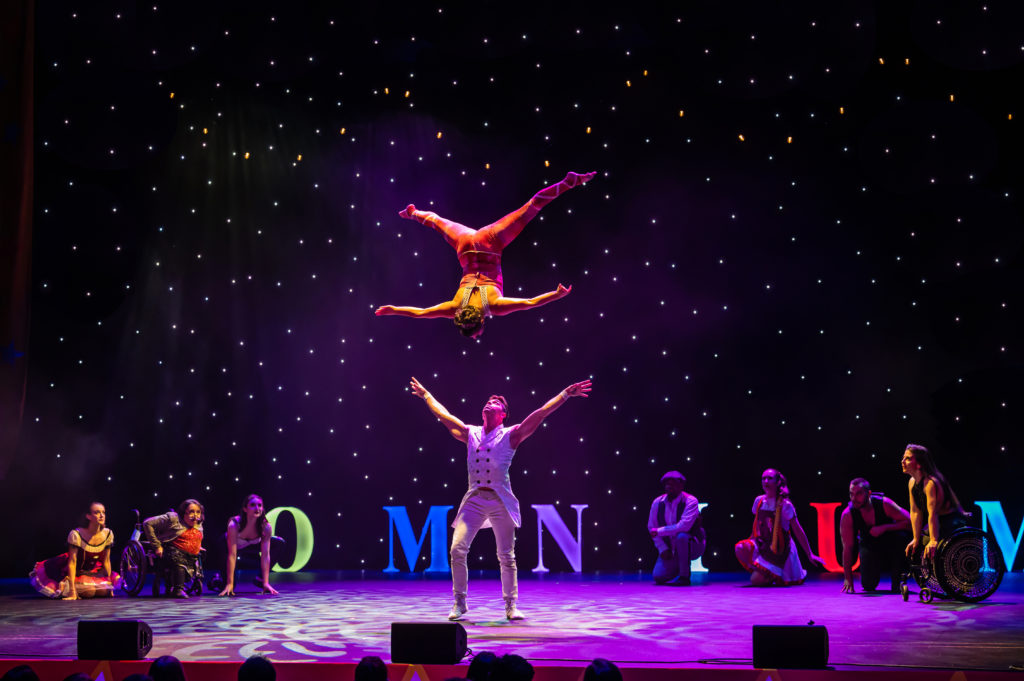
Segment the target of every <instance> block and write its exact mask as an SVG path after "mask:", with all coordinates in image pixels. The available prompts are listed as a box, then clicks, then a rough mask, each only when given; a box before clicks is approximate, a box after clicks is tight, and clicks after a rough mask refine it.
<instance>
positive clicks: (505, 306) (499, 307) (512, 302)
mask: <svg viewBox="0 0 1024 681" xmlns="http://www.w3.org/2000/svg"><path fill="white" fill-rule="evenodd" d="M570 291H572V286H563V285H562V284H559V285H558V288H556V289H555V290H554V291H548V292H547V293H542V294H540V295H539V296H535V297H533V298H504V297H502V298H498V299H497V300H495V301H494V302H493V303H491V304H490V305H491V314H493V315H495V316H496V317H500V316H502V315H507V314H512V313H513V312H519V311H520V310H529V309H530V308H533V307H540V306H541V305H547V304H548V303H552V302H554V301H556V300H561V299H562V298H565V297H566V296H567V295H569V292H570Z"/></svg>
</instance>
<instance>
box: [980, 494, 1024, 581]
mask: <svg viewBox="0 0 1024 681" xmlns="http://www.w3.org/2000/svg"><path fill="white" fill-rule="evenodd" d="M974 503H976V504H977V505H978V506H980V507H981V529H982V531H986V532H987V531H988V526H989V524H990V523H991V525H992V534H994V535H995V537H996V544H998V545H999V550H1000V551H1001V552H1002V554H1003V562H1004V563H1005V564H1006V569H1007V570H1013V561H1015V560H1016V559H1017V551H1018V550H1020V540H1021V537H1022V536H1024V521H1021V524H1020V529H1019V530H1017V536H1016V538H1015V537H1014V536H1013V532H1012V531H1011V530H1010V523H1009V522H1007V520H1006V514H1005V513H1003V505H1002V504H1001V503H1000V502H998V501H975V502H974Z"/></svg>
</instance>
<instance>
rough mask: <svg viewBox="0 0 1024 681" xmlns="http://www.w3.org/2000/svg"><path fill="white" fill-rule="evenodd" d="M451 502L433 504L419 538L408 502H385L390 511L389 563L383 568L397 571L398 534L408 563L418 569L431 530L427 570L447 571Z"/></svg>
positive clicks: (410, 570)
mask: <svg viewBox="0 0 1024 681" xmlns="http://www.w3.org/2000/svg"><path fill="white" fill-rule="evenodd" d="M452 508H454V507H452V506H431V507H430V512H429V513H427V519H426V521H424V523H423V531H422V532H420V536H419V538H417V537H416V534H415V533H414V532H413V529H412V522H411V521H410V520H409V512H408V511H407V510H406V509H405V506H385V507H384V510H385V511H387V512H388V566H387V567H386V568H384V572H398V571H399V570H398V568H396V567H395V534H396V533H397V534H398V543H399V544H401V545H402V553H404V554H405V560H406V562H407V563H408V564H409V572H415V571H416V561H417V560H418V559H419V557H420V551H421V550H422V549H423V542H424V541H425V540H426V538H427V533H428V532H429V533H430V564H429V565H427V569H426V570H424V572H448V548H447V546H448V511H450V510H452Z"/></svg>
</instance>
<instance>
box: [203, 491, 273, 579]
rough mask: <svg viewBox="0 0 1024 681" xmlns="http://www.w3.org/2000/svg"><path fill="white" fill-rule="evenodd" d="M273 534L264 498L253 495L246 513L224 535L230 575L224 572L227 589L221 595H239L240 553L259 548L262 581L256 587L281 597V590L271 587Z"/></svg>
mask: <svg viewBox="0 0 1024 681" xmlns="http://www.w3.org/2000/svg"><path fill="white" fill-rule="evenodd" d="M273 534H274V533H273V530H271V529H270V521H269V520H267V515H266V513H264V512H263V498H262V497H261V496H260V495H258V494H250V495H249V496H248V497H247V498H246V500H245V504H243V505H242V512H241V513H240V514H238V515H236V516H234V517H233V518H231V520H229V521H228V531H227V534H226V535H224V539H225V541H226V542H227V547H228V558H227V572H225V573H224V574H225V583H224V590H223V591H221V592H220V593H219V594H217V595H218V596H234V595H235V563H236V562H237V560H238V552H239V551H240V550H243V549H245V548H247V547H250V546H258V547H259V549H258V551H259V559H260V578H259V579H258V580H257V583H256V585H257V586H258V587H260V588H261V589H263V593H265V594H270V595H272V596H276V595H277V590H276V589H275V588H274V587H272V586H270V541H271V539H272V538H273Z"/></svg>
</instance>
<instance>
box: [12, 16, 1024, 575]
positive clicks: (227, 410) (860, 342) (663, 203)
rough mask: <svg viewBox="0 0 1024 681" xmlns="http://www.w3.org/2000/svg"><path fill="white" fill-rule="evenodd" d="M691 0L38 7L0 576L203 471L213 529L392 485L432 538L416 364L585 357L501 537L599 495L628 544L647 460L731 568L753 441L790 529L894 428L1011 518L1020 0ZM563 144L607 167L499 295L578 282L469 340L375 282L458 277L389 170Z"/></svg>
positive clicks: (434, 287) (378, 551)
mask: <svg viewBox="0 0 1024 681" xmlns="http://www.w3.org/2000/svg"><path fill="white" fill-rule="evenodd" d="M669 4H671V3H664V5H669ZM676 4H677V5H678V7H677V8H675V9H654V7H655V6H659V5H660V4H659V3H654V4H653V5H652V4H646V5H645V4H643V3H641V4H640V5H637V4H633V5H629V4H620V5H617V6H615V7H613V8H610V9H608V8H606V9H602V8H601V7H600V3H576V2H570V3H543V4H542V5H539V6H536V7H531V6H530V5H528V4H524V3H497V2H481V3H476V4H475V5H474V6H472V7H471V8H466V7H465V6H463V5H462V4H457V5H451V6H449V5H448V4H445V3H434V4H431V3H407V4H404V3H364V4H353V3H303V2H291V3H269V2H245V3H240V2H217V3H187V2H178V1H175V2H166V1H164V0H153V2H151V3H102V4H100V5H96V4H95V3H67V2H45V1H44V2H41V3H39V6H38V8H37V10H38V11H37V14H38V33H37V58H36V64H37V74H36V111H37V121H36V163H37V174H36V210H35V224H34V236H35V239H34V244H35V246H34V252H33V253H32V258H33V270H32V271H33V283H32V291H31V303H32V318H31V323H32V327H31V330H32V334H31V343H30V345H29V347H28V348H26V350H27V352H26V354H25V355H24V356H23V357H20V358H15V357H12V358H11V360H10V361H18V362H25V363H27V369H28V376H29V388H28V396H27V405H26V411H25V423H24V428H23V431H22V435H21V442H20V448H19V453H18V456H17V459H16V461H15V462H14V464H13V465H12V467H11V468H10V469H9V470H8V471H6V475H5V477H4V479H3V482H2V483H0V490H2V496H3V499H4V507H5V509H6V511H7V512H8V514H9V515H10V516H11V520H12V522H11V523H9V524H8V529H7V533H8V536H7V537H6V539H5V546H6V547H7V548H5V550H4V551H3V552H2V558H0V560H2V573H3V574H5V575H12V576H14V575H22V574H25V573H26V572H27V571H28V569H29V567H30V565H31V563H32V561H34V560H38V559H41V558H44V557H46V556H48V555H52V554H54V553H56V552H58V551H59V550H61V549H62V546H63V540H64V537H65V536H66V533H67V530H68V528H69V527H70V526H71V525H72V524H73V523H74V522H75V521H76V519H77V518H78V517H79V513H80V512H81V511H84V509H85V507H86V504H87V503H88V502H89V501H91V500H93V499H97V500H101V501H103V502H105V503H106V505H107V509H108V511H109V515H110V522H111V525H112V526H113V527H114V529H115V532H116V533H117V535H118V537H119V540H120V542H119V543H123V541H124V540H125V539H127V534H128V531H129V530H130V524H131V515H130V511H131V509H132V508H139V509H142V511H143V513H144V514H155V513H158V512H163V511H164V510H166V509H167V508H169V507H171V506H173V505H176V504H177V503H178V502H179V501H180V500H181V499H183V498H184V497H189V496H194V497H197V498H199V499H200V500H202V501H203V502H204V503H205V504H206V508H207V524H208V537H209V538H208V544H210V545H214V544H215V543H216V538H217V537H219V536H220V534H221V532H223V528H224V526H225V523H226V520H227V517H228V514H229V513H231V512H234V511H235V510H236V509H237V508H238V507H239V506H240V504H241V503H242V501H243V499H244V497H245V495H246V494H247V493H249V492H250V491H256V492H259V493H261V494H262V495H263V496H264V498H265V500H266V503H267V505H268V506H270V507H284V506H287V507H295V508H299V509H301V510H302V511H303V512H304V513H305V514H307V515H308V517H309V519H310V522H311V524H312V527H313V532H314V537H315V546H314V550H313V554H312V557H311V559H310V561H309V563H308V565H307V568H310V569H360V568H361V569H366V570H368V571H371V572H376V571H380V570H382V569H383V568H384V567H385V566H386V565H387V563H388V546H389V520H388V514H387V513H386V512H385V511H384V509H383V507H384V506H405V507H407V509H408V513H409V516H410V518H411V522H412V527H413V528H414V529H415V531H416V533H417V536H418V533H419V529H420V527H421V526H422V524H423V522H424V519H425V518H426V517H427V513H428V509H429V507H431V506H438V505H457V504H458V502H459V499H460V498H461V495H462V493H463V492H464V490H465V479H466V472H465V461H464V456H465V450H464V449H463V447H462V446H461V445H459V444H458V443H457V442H455V441H454V440H453V439H451V437H450V436H449V435H448V434H447V433H446V431H445V430H444V428H442V427H441V426H440V425H439V424H437V423H436V422H435V420H434V419H433V418H432V416H431V415H430V414H429V413H428V411H427V409H426V408H425V406H424V405H423V404H422V403H421V402H420V401H419V400H418V399H416V398H415V397H414V396H413V395H412V394H411V393H410V392H409V390H408V379H409V377H410V376H416V377H417V378H419V379H420V380H421V381H422V382H423V383H424V384H425V385H426V386H427V388H428V389H430V390H431V391H432V392H433V393H434V395H436V396H437V398H438V399H439V400H440V401H441V402H442V403H443V404H445V405H446V406H447V407H448V408H449V409H450V410H451V411H452V412H454V413H455V414H456V415H457V416H459V417H461V418H462V419H464V420H466V421H467V422H477V421H478V420H479V414H480V408H481V406H482V405H483V402H484V400H485V399H486V398H487V397H488V395H490V394H491V393H501V394H504V395H505V396H506V397H507V398H508V400H509V402H510V403H511V419H512V421H514V422H518V420H520V419H521V418H523V417H525V416H526V415H527V414H528V413H529V412H530V410H532V409H534V408H536V407H539V406H540V405H541V404H542V403H543V402H544V401H545V400H546V399H548V398H549V397H551V396H553V395H555V394H557V393H558V391H559V390H561V389H562V388H563V387H565V386H566V385H568V384H569V383H571V382H573V381H576V380H580V379H583V378H592V379H593V381H594V390H593V394H592V396H591V397H590V398H589V399H587V400H583V399H574V400H572V401H570V402H569V403H568V404H567V405H565V406H564V407H562V408H561V409H560V410H559V411H558V412H556V413H555V414H553V415H552V416H551V417H550V418H549V419H548V421H547V422H546V423H545V424H544V427H542V428H541V429H540V430H539V431H538V432H537V433H536V434H535V435H534V436H533V437H532V438H531V439H530V440H528V441H527V442H526V443H525V444H524V445H523V446H522V447H521V448H520V450H519V452H518V454H517V458H516V461H515V465H514V469H513V473H512V481H513V488H514V489H515V491H516V493H517V494H518V496H519V498H520V500H521V501H522V503H523V508H524V514H523V515H524V527H523V529H522V531H521V532H520V541H519V565H520V569H524V568H525V569H529V568H532V567H534V566H535V565H536V562H537V539H536V536H537V529H536V528H537V515H536V513H535V511H534V510H533V509H532V508H530V506H531V505H532V504H553V505H555V507H556V508H557V509H558V510H559V512H560V514H561V517H562V518H563V519H564V520H565V522H566V524H567V525H568V526H569V529H570V530H571V532H572V534H573V535H575V533H576V519H575V512H574V511H573V509H572V508H571V505H572V504H588V505H589V508H587V509H586V510H585V511H584V512H583V522H582V532H583V565H582V567H583V570H584V571H587V572H590V571H596V570H601V571H619V570H628V571H635V570H650V568H651V566H652V565H653V559H654V557H655V555H654V553H655V552H654V548H653V546H652V544H651V542H650V540H649V539H648V537H647V535H646V531H645V524H646V518H647V513H648V509H649V507H650V502H651V499H652V498H653V497H654V496H655V495H657V494H658V493H659V492H660V485H659V482H658V480H659V477H660V476H661V474H662V473H664V472H665V471H667V470H671V469H678V470H681V471H682V472H684V473H685V475H686V476H687V477H688V478H689V483H688V490H689V491H690V492H692V493H693V494H695V495H696V496H697V497H698V498H699V499H700V500H701V501H703V502H707V503H708V504H709V506H708V508H707V509H706V511H705V516H706V526H707V528H708V532H709V535H710V542H709V543H710V546H709V550H708V554H707V556H706V557H705V560H704V563H705V565H706V566H707V567H708V568H710V569H711V570H733V569H737V568H738V565H737V564H736V562H735V559H734V557H733V556H732V545H733V543H734V542H735V541H737V540H738V539H741V538H743V537H745V536H747V534H748V533H749V528H750V506H751V503H752V500H753V498H754V496H756V495H757V494H759V493H760V484H759V475H760V472H761V470H762V469H764V468H765V467H768V466H773V467H777V468H779V469H781V470H782V471H783V472H784V473H785V474H786V475H787V476H788V477H789V480H790V483H791V487H792V491H793V498H794V501H795V502H796V505H797V508H798V509H799V513H800V517H801V520H802V521H803V525H804V527H805V528H807V530H808V533H809V535H810V537H811V541H812V543H814V542H816V538H817V536H818V529H817V523H816V520H815V513H814V509H813V508H812V507H811V506H810V505H809V504H810V503H811V502H829V501H834V502H838V501H843V500H844V499H845V498H846V494H847V484H848V482H849V480H850V479H851V478H852V477H855V476H865V477H867V478H869V479H870V480H871V481H872V482H873V483H874V487H875V488H876V489H877V490H880V491H883V492H886V493H888V494H890V495H893V496H894V497H895V498H896V499H897V501H899V502H900V503H901V504H902V505H906V477H905V476H903V475H902V474H901V473H900V469H899V460H900V457H901V455H902V452H903V447H904V445H905V444H906V443H907V442H918V443H922V444H925V445H927V446H929V447H931V448H932V449H933V451H934V452H935V454H936V457H937V460H938V462H939V465H940V467H941V468H942V469H943V471H944V472H945V473H946V474H947V476H948V477H949V478H950V479H951V481H952V482H953V483H954V487H955V489H956V491H957V492H958V493H959V495H960V498H961V499H963V500H964V502H965V503H968V502H969V506H971V507H972V508H973V510H974V511H975V512H976V514H975V521H977V522H979V523H980V516H981V514H980V513H979V512H978V511H979V509H978V508H977V507H976V506H974V502H975V501H999V502H1001V504H1002V509H1003V510H1004V513H1005V517H1006V519H1007V521H1008V524H1009V527H1010V529H1011V530H1012V531H1013V534H1014V535H1016V530H1017V528H1018V527H1019V526H1020V524H1021V522H1022V514H1024V501H1022V499H1021V495H1020V492H1019V489H1020V483H1019V480H1020V477H1021V473H1022V466H1021V463H1020V460H1021V459H1020V452H1021V449H1022V447H1024V442H1022V438H1021V429H1020V426H1019V424H1020V422H1021V419H1022V416H1024V405H1022V399H1024V396H1022V393H1021V387H1020V386H1021V382H1022V378H1024V371H1022V363H1021V358H1022V348H1021V342H1022V338H1021V311H1020V310H1021V305H1022V304H1024V301H1022V297H1021V292H1022V291H1021V284H1022V276H1021V264H1022V260H1021V255H1022V251H1021V245H1022V240H1024V235H1022V231H1021V214H1020V210H1021V203H1020V201H1021V199H1020V192H1021V180H1022V174H1024V173H1022V169H1021V168H1022V166H1021V160H1020V159H1021V156H1022V152H1024V148H1022V138H1021V132H1020V130H1021V127H1020V126H1021V124H1022V123H1021V119H1022V117H1024V106H1022V97H1021V87H1020V83H1021V82H1022V79H1024V66H1022V64H1024V36H1022V27H1024V20H1022V19H1024V17H1022V16H1021V13H1022V12H1021V7H1020V5H1019V3H1017V2H1012V1H993V2H989V3H987V5H982V4H978V3H968V4H965V3H959V2H920V3H903V2H900V3H889V2H883V3H877V4H876V3H872V2H857V1H853V2H834V3H827V5H826V4H822V3H821V2H817V1H816V2H790V3H784V4H771V3H768V4H766V3H740V4H736V3H715V2H700V3H676ZM570 170H575V171H580V172H583V171H589V170H596V171H598V175H597V177H595V178H594V180H593V181H592V182H591V183H590V184H589V185H587V186H586V187H584V188H581V189H574V190H572V191H571V192H569V193H568V194H565V195H563V196H562V197H560V198H558V199H557V200H556V201H555V202H553V203H551V204H550V205H549V206H548V207H547V208H545V210H544V211H543V213H542V214H541V216H540V217H538V218H537V219H536V220H534V221H533V222H532V223H531V224H529V225H528V226H527V228H526V229H525V231H524V232H523V234H522V235H521V236H520V237H519V239H518V240H517V241H516V242H515V243H513V244H512V246H511V247H509V248H508V249H507V250H506V251H505V258H504V272H505V281H506V293H507V294H508V295H513V296H531V295H536V294H539V293H542V292H544V291H548V290H551V289H554V288H555V287H556V285H557V284H558V283H560V282H561V283H564V284H566V285H569V284H571V285H572V287H573V289H572V293H571V295H569V296H568V297H567V298H565V299H563V300H561V301H558V302H555V303H552V304H550V305H548V306H546V307H543V308H541V309H539V310H536V311H530V312H520V313H517V314H514V315H512V316H508V317H503V318H499V319H496V320H493V321H491V322H490V323H489V324H488V331H487V333H486V334H485V335H484V336H483V338H482V339H481V340H480V341H479V342H477V341H469V340H466V339H463V338H462V337H461V336H460V335H459V334H458V333H457V332H456V330H455V329H454V328H453V326H452V324H451V323H450V322H448V321H444V320H414V319H407V318H398V317H388V318H378V317H375V316H374V314H373V310H374V309H375V308H376V307H377V306H379V305H382V304H395V305H416V306H429V305H433V304H435V303H438V302H441V301H443V300H446V299H449V298H451V296H452V295H453V294H454V293H455V290H456V287H457V283H458V279H459V276H460V270H459V267H458V264H457V261H456V258H455V255H454V252H453V251H452V249H451V248H450V247H449V246H448V245H447V244H445V243H444V241H443V240H442V239H441V238H440V237H439V236H438V234H436V233H434V232H433V231H432V230H430V229H429V228H427V227H424V226H422V225H419V224H416V223H413V222H409V221H404V220H401V219H400V218H399V217H398V211H399V210H400V209H402V208H404V207H405V206H406V204H408V203H410V202H411V203H415V204H416V206H417V207H419V208H421V209H429V210H434V211H436V212H438V213H439V214H441V215H444V216H446V217H449V218H451V219H454V220H457V221H460V222H463V223H466V224H468V225H471V226H482V225H483V224H486V223H489V222H491V221H493V220H495V219H497V218H499V217H500V216H502V215H503V214H505V213H506V212H509V211H511V210H513V209H515V208H517V207H519V206H520V205H521V204H522V203H523V202H525V201H526V200H527V199H528V198H529V197H530V196H531V195H532V194H533V193H534V192H535V191H537V190H539V189H540V188H542V187H544V186H546V185H548V184H551V183H553V182H556V181H558V180H559V179H561V178H562V177H563V176H564V175H565V173H566V172H567V171H570ZM0 340H3V339H0ZM1014 424H1018V425H1014ZM450 517H451V514H450V515H449V519H450ZM287 518H288V516H287V515H284V516H282V520H281V521H280V527H279V532H280V533H281V534H284V535H285V536H289V537H293V536H294V529H293V528H292V526H291V525H290V523H291V521H290V520H288V519H287ZM290 533H291V534H290ZM395 541H396V543H397V539H396V540H395ZM429 541H430V539H429V537H427V538H425V544H424V547H425V548H424V552H423V555H424V557H423V558H422V559H421V561H420V563H419V569H422V568H423V567H425V565H426V560H427V559H426V555H427V549H426V546H427V545H429ZM546 541H547V542H548V543H547V544H545V556H544V558H545V563H546V564H547V566H548V567H550V568H552V569H554V570H567V569H569V563H568V561H567V560H566V559H565V558H563V557H562V556H561V553H560V552H559V551H558V550H557V548H555V545H554V542H553V541H552V540H550V538H548V539H547V540H546ZM12 547H16V548H12ZM472 560H473V565H479V566H480V567H486V568H496V560H495V559H494V557H493V539H491V538H490V537H489V533H484V534H483V535H481V540H480V541H479V543H478V544H477V545H476V546H475V547H474V556H473V558H472ZM396 563H397V564H398V566H399V567H401V568H402V569H403V570H405V569H407V566H406V564H405V562H404V558H401V557H400V556H396ZM1020 564H1021V560H1018V561H1017V565H1018V566H1019V565H1020Z"/></svg>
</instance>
